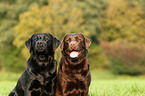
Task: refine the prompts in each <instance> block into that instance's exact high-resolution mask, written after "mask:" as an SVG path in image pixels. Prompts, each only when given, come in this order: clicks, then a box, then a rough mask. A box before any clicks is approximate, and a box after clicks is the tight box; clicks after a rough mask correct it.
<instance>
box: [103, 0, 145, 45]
mask: <svg viewBox="0 0 145 96" xmlns="http://www.w3.org/2000/svg"><path fill="white" fill-rule="evenodd" d="M143 16H144V11H142V9H141V7H140V6H139V5H138V3H135V2H134V3H129V2H128V1H127V0H115V1H114V0H110V3H109V6H108V8H107V10H106V17H105V18H104V19H103V20H104V22H103V32H102V34H101V37H102V39H103V40H108V41H114V40H125V41H130V42H139V43H141V42H142V43H144V41H145V38H144V37H145V34H144V32H145V19H144V17H143Z"/></svg>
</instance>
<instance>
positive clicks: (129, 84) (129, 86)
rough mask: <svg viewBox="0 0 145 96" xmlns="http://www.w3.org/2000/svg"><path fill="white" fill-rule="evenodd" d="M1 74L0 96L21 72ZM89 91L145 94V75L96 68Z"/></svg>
mask: <svg viewBox="0 0 145 96" xmlns="http://www.w3.org/2000/svg"><path fill="white" fill-rule="evenodd" d="M0 75H1V79H0V96H7V95H8V93H9V92H10V91H11V90H12V89H13V88H14V86H15V85H16V81H17V79H18V78H19V76H20V74H14V73H3V74H2V73H0ZM11 76H12V77H11ZM3 77H4V78H3ZM2 78H3V79H2ZM4 79H6V80H4ZM89 93H90V95H91V96H145V77H144V76H138V77H130V76H126V75H125V76H117V75H114V74H112V73H111V72H109V71H97V70H94V71H92V82H91V86H90V90H89Z"/></svg>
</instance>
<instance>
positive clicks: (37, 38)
mask: <svg viewBox="0 0 145 96" xmlns="http://www.w3.org/2000/svg"><path fill="white" fill-rule="evenodd" d="M25 44H26V46H27V48H28V49H29V51H30V53H31V52H32V53H33V54H37V55H38V54H41V55H42V54H50V53H52V52H54V50H55V49H56V48H57V47H58V46H59V44H60V41H59V40H57V39H56V38H55V37H54V36H52V35H51V34H49V33H35V34H33V35H32V36H31V37H30V38H29V39H28V40H27V41H26V43H25Z"/></svg>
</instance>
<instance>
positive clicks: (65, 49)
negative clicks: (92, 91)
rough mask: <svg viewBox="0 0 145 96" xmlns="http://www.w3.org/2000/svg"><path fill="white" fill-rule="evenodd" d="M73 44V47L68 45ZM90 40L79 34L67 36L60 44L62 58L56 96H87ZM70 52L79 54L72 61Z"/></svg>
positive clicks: (89, 76) (89, 78)
mask: <svg viewBox="0 0 145 96" xmlns="http://www.w3.org/2000/svg"><path fill="white" fill-rule="evenodd" d="M77 39H78V40H77ZM72 42H73V43H74V44H73V47H72V46H71V45H70V44H71V43H72ZM90 43H91V42H90V40H89V39H88V38H86V37H84V35H82V34H79V33H73V34H67V35H65V36H64V39H63V40H62V42H61V48H62V58H61V60H60V64H59V69H58V79H57V88H56V93H55V95H56V96H89V94H88V92H89V86H90V82H91V73H90V68H89V62H88V59H87V54H88V51H87V48H88V47H89V46H90ZM71 50H76V51H79V52H81V53H80V55H79V56H78V58H75V59H74V60H72V58H71V57H70V56H69V54H70V51H71Z"/></svg>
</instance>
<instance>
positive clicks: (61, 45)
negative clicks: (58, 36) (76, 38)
mask: <svg viewBox="0 0 145 96" xmlns="http://www.w3.org/2000/svg"><path fill="white" fill-rule="evenodd" d="M67 35H68V33H67V34H65V35H64V37H63V38H62V41H61V43H60V48H61V49H63V47H64V40H65V37H66V36H67Z"/></svg>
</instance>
